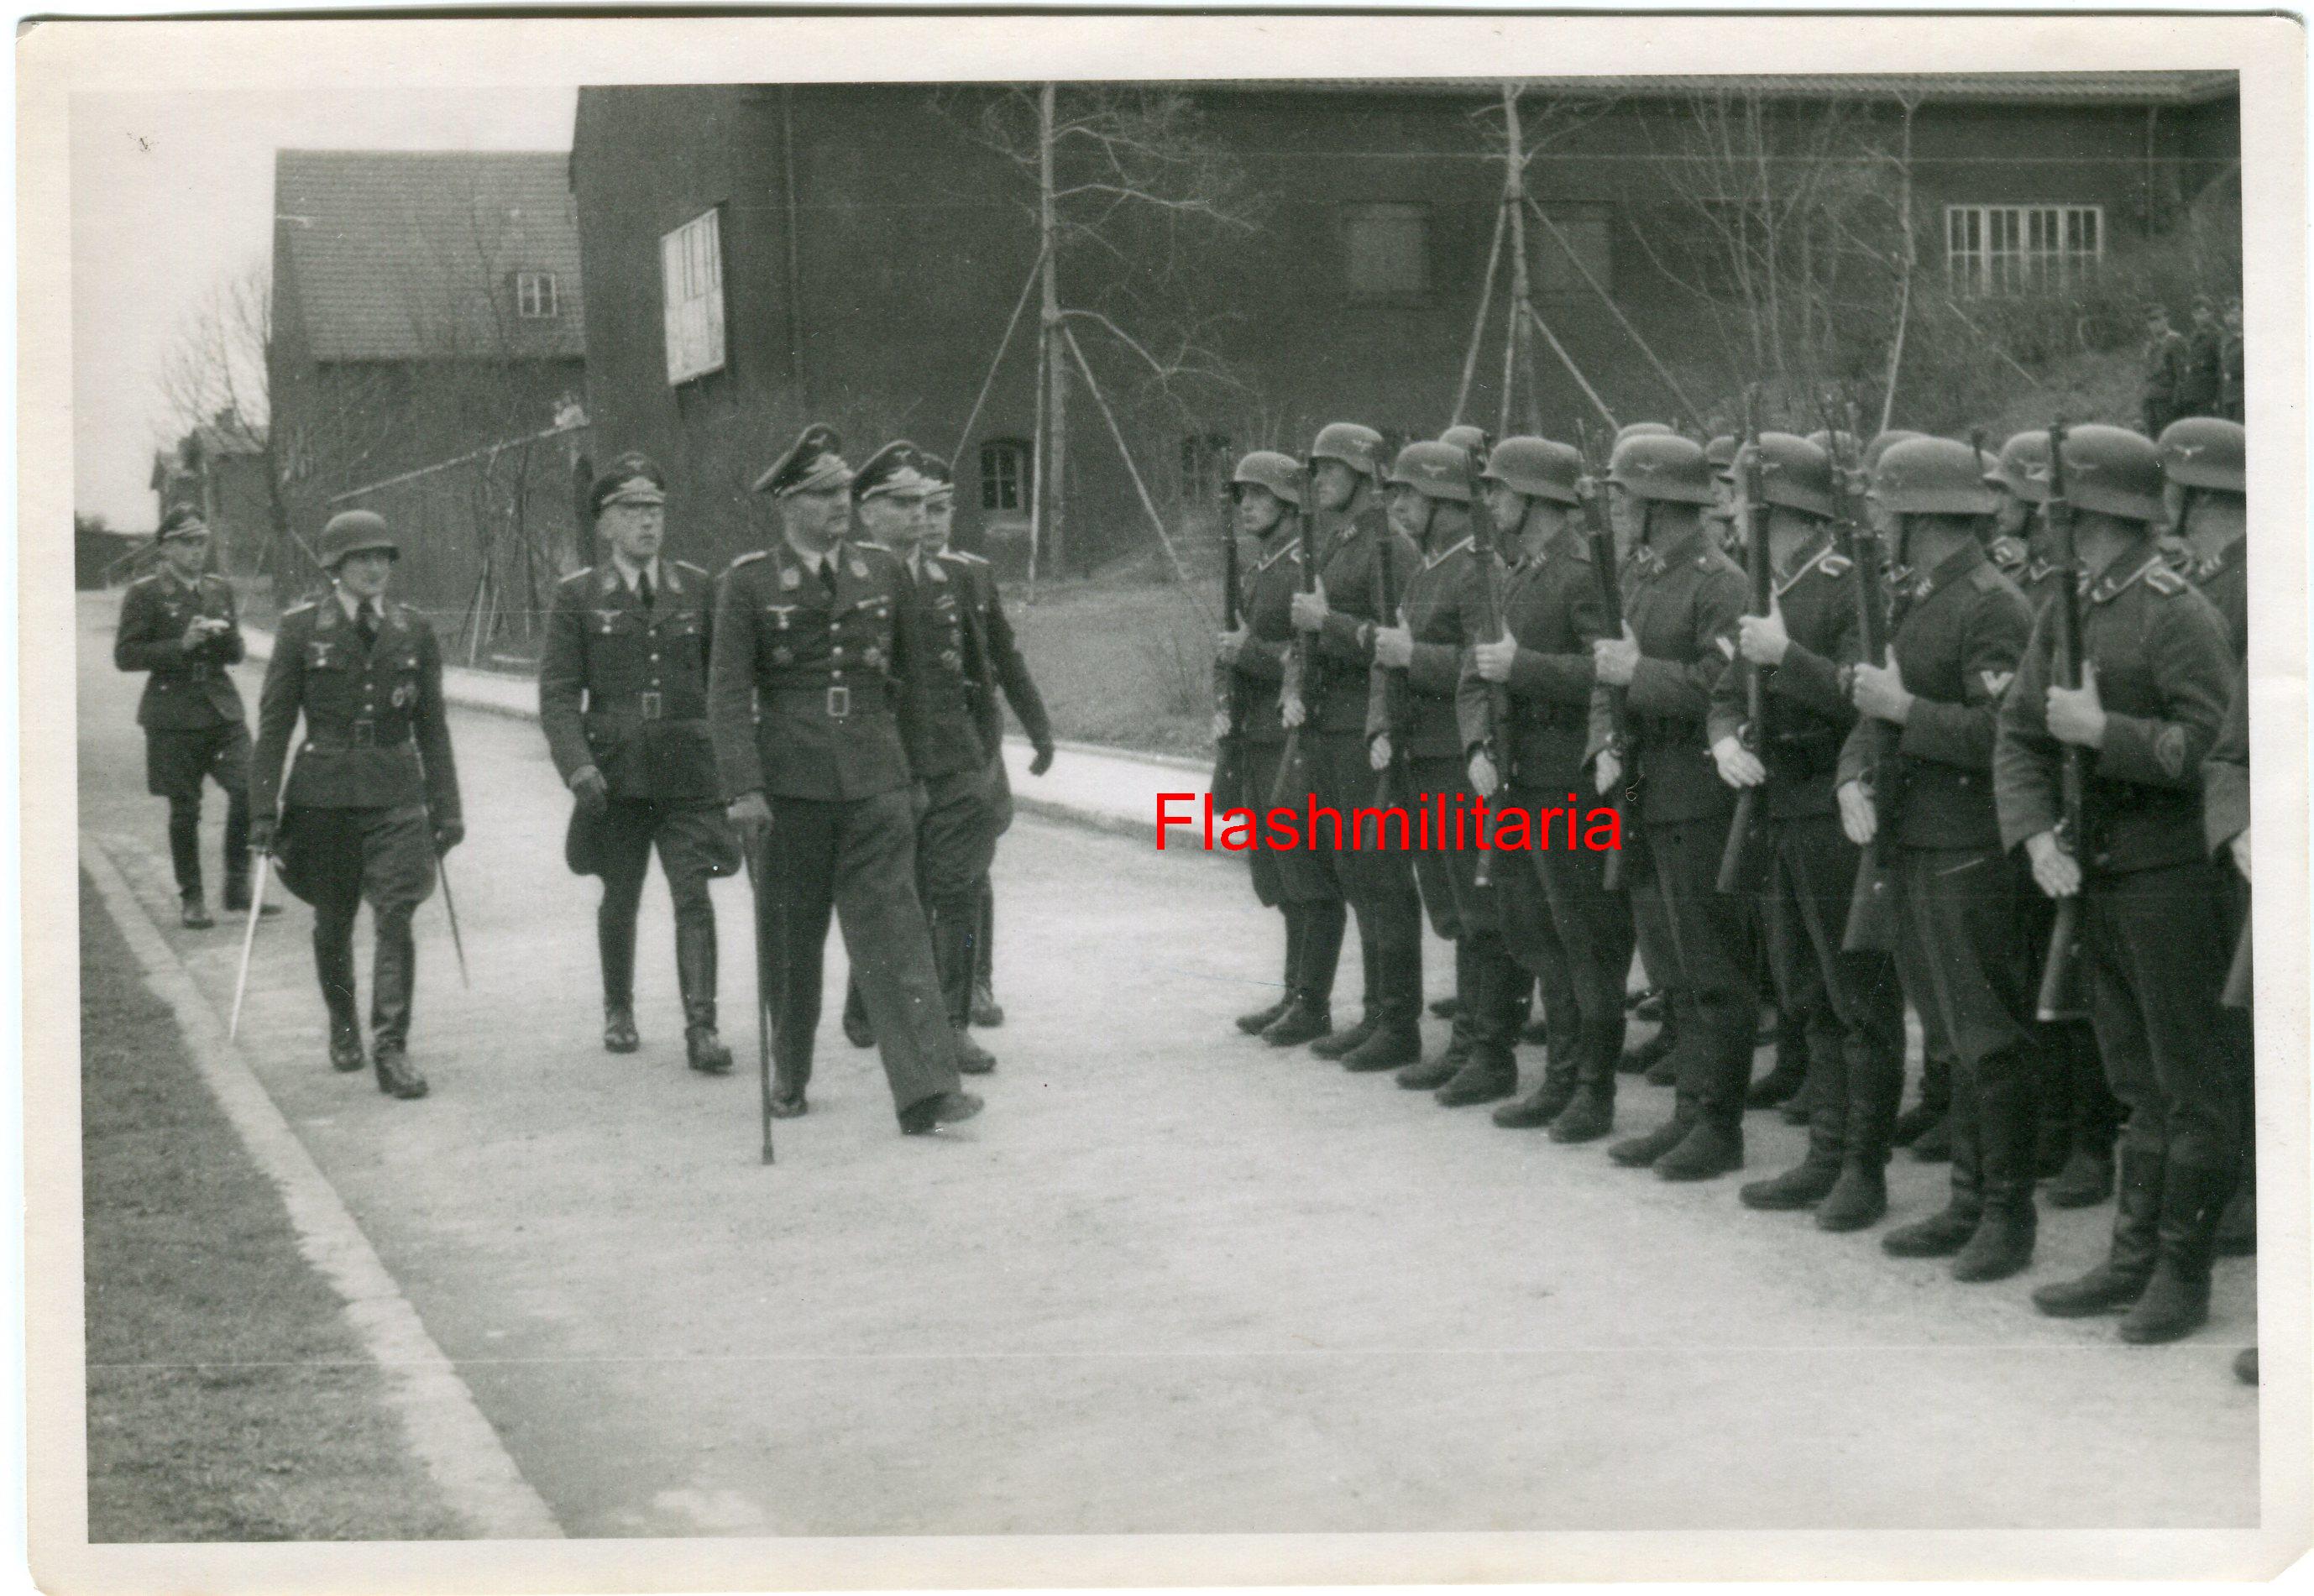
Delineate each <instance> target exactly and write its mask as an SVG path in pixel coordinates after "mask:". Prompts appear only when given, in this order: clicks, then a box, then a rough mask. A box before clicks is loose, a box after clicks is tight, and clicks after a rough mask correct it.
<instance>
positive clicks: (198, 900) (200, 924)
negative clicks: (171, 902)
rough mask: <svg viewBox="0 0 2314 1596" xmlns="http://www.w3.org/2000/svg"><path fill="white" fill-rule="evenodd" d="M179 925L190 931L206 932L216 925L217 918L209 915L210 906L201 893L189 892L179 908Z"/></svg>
mask: <svg viewBox="0 0 2314 1596" xmlns="http://www.w3.org/2000/svg"><path fill="white" fill-rule="evenodd" d="M177 923H178V924H180V925H181V926H183V927H184V928H185V929H186V930H189V931H205V930H208V929H209V928H210V927H211V926H213V925H215V924H216V916H214V915H212V914H211V913H209V906H208V902H207V900H205V899H204V898H203V897H202V896H201V895H200V894H199V893H197V892H189V893H187V894H186V895H185V898H184V902H183V903H182V904H180V905H179V906H178V910H177Z"/></svg>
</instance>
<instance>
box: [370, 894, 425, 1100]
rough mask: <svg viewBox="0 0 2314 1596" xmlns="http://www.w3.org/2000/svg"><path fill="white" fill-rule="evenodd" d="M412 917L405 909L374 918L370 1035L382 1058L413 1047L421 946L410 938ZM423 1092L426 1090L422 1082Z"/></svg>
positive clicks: (421, 1088)
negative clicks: (412, 1013) (412, 1009)
mask: <svg viewBox="0 0 2314 1596" xmlns="http://www.w3.org/2000/svg"><path fill="white" fill-rule="evenodd" d="M410 913H411V912H410V911H409V910H408V909H402V910H398V911H396V912H394V913H386V914H377V913H373V915H372V919H373V921H375V925H374V927H373V934H374V935H375V938H376V947H375V949H374V950H373V952H372V954H371V959H370V977H369V1034H370V1039H371V1040H372V1041H373V1042H374V1043H375V1044H376V1051H377V1052H378V1053H379V1054H386V1053H394V1054H399V1053H401V1052H402V1050H403V1049H404V1048H406V1047H408V1046H409V1045H410V1007H411V1001H412V999H413V997H414V996H415V993H416V991H417V986H418V945H417V943H416V942H415V941H414V940H413V939H411V934H410ZM411 1073H412V1074H413V1075H414V1074H415V1073H416V1071H411ZM423 1089H424V1083H423V1082H422V1081H421V1082H420V1090H423Z"/></svg>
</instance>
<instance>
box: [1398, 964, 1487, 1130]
mask: <svg viewBox="0 0 2314 1596" xmlns="http://www.w3.org/2000/svg"><path fill="white" fill-rule="evenodd" d="M1471 942H1472V939H1471V938H1470V937H1461V938H1458V939H1456V940H1455V943H1454V1025H1453V1029H1452V1030H1451V1031H1449V1032H1448V1033H1447V1037H1446V1050H1445V1051H1444V1053H1442V1054H1439V1055H1438V1056H1437V1057H1435V1058H1431V1059H1424V1060H1422V1061H1421V1062H1420V1063H1413V1064H1409V1065H1408V1066H1407V1067H1406V1068H1405V1069H1403V1070H1400V1071H1399V1072H1398V1073H1397V1075H1396V1076H1395V1077H1393V1079H1394V1080H1397V1082H1398V1084H1399V1086H1400V1088H1401V1089H1404V1090H1407V1091H1410V1092H1424V1091H1436V1090H1437V1089H1439V1088H1440V1087H1442V1086H1444V1085H1445V1084H1446V1083H1447V1082H1448V1081H1450V1080H1453V1079H1454V1077H1455V1076H1456V1075H1457V1074H1459V1073H1460V1072H1461V1071H1462V1066H1463V1065H1464V1064H1466V1063H1470V1062H1471V1046H1472V1045H1473V1043H1474V1041H1475V1039H1476V1036H1477V1033H1478V1027H1479V1014H1478V1006H1479V975H1478V969H1477V966H1476V963H1475V961H1474V960H1473V958H1472V957H1471V956H1472V951H1473V950H1472V947H1471Z"/></svg>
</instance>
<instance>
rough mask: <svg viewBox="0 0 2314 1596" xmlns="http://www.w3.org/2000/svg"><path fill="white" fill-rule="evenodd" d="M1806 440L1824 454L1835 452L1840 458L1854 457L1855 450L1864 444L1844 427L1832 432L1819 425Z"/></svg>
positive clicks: (1849, 458) (1851, 458)
mask: <svg viewBox="0 0 2314 1596" xmlns="http://www.w3.org/2000/svg"><path fill="white" fill-rule="evenodd" d="M1807 441H1808V442H1810V443H1812V444H1814V445H1815V446H1816V447H1817V448H1819V449H1822V450H1823V451H1824V453H1825V454H1837V455H1839V456H1840V457H1841V459H1842V460H1853V459H1855V458H1856V455H1857V452H1858V451H1859V450H1860V449H1861V448H1862V447H1863V446H1864V445H1863V444H1862V443H1861V441H1859V439H1858V437H1857V436H1856V435H1855V434H1854V433H1852V432H1850V431H1849V430H1848V429H1847V428H1841V430H1839V431H1838V432H1833V431H1829V430H1827V429H1826V428H1821V427H1819V428H1816V429H1815V431H1814V432H1811V433H1809V434H1808V435H1807Z"/></svg>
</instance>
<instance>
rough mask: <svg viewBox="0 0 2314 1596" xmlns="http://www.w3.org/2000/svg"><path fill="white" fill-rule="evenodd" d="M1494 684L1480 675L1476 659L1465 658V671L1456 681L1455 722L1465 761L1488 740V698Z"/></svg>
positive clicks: (1489, 716) (1489, 715) (1490, 713)
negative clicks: (1460, 736) (1460, 734)
mask: <svg viewBox="0 0 2314 1596" xmlns="http://www.w3.org/2000/svg"><path fill="white" fill-rule="evenodd" d="M1491 686H1492V683H1489V682H1488V680H1487V679H1486V678H1485V677H1484V676H1482V675H1479V669H1478V663H1477V661H1476V660H1474V659H1465V660H1463V661H1462V675H1460V676H1459V677H1457V678H1456V679H1455V682H1454V725H1455V727H1456V728H1457V729H1458V730H1459V731H1461V733H1462V757H1463V758H1464V760H1466V761H1467V760H1468V759H1469V758H1470V756H1471V754H1476V753H1477V752H1478V751H1479V747H1480V746H1481V745H1484V744H1485V742H1486V741H1487V728H1488V723H1489V720H1490V719H1491V717H1492V714H1493V710H1492V706H1491V705H1490V704H1489V703H1488V689H1489V688H1490V687H1491Z"/></svg>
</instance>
